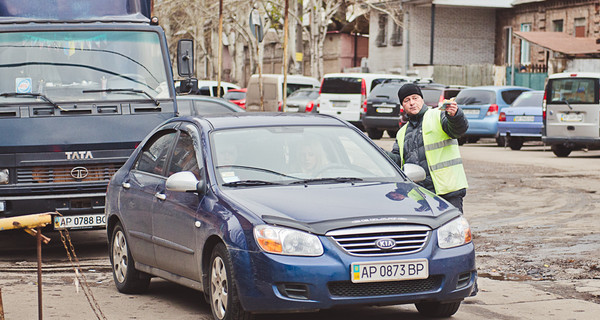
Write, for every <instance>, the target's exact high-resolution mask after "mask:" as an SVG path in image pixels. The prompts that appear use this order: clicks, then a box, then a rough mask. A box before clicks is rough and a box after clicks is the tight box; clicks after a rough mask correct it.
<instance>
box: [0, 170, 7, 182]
mask: <svg viewBox="0 0 600 320" xmlns="http://www.w3.org/2000/svg"><path fill="white" fill-rule="evenodd" d="M0 184H8V169H0Z"/></svg>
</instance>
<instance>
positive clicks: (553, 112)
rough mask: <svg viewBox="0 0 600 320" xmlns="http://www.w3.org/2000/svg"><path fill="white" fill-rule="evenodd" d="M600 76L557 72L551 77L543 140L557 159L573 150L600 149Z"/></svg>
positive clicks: (545, 106)
mask: <svg viewBox="0 0 600 320" xmlns="http://www.w3.org/2000/svg"><path fill="white" fill-rule="evenodd" d="M599 80H600V73H591V72H577V73H557V74H553V75H550V76H549V77H548V82H547V83H546V91H545V93H544V101H543V104H542V116H543V121H544V129H543V132H542V141H544V143H545V144H546V145H550V146H551V147H552V151H553V152H554V154H555V155H556V156H557V157H567V156H569V154H570V153H571V151H573V150H580V149H584V148H586V149H589V150H593V149H600V126H599V118H600V103H599V94H600V84H599V83H600V81H599Z"/></svg>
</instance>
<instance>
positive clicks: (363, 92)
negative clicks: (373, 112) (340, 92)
mask: <svg viewBox="0 0 600 320" xmlns="http://www.w3.org/2000/svg"><path fill="white" fill-rule="evenodd" d="M366 99H367V82H366V81H365V79H362V81H361V82H360V103H363V101H365V100H366Z"/></svg>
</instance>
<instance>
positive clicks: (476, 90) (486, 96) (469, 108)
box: [456, 86, 531, 146]
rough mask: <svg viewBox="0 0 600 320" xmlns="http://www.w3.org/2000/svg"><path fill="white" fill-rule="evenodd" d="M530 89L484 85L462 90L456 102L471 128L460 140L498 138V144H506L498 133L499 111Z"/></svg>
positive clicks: (474, 140)
mask: <svg viewBox="0 0 600 320" xmlns="http://www.w3.org/2000/svg"><path fill="white" fill-rule="evenodd" d="M530 90H531V89H529V88H525V87H514V86H484V87H471V88H466V89H463V90H461V91H460V93H459V94H458V95H457V96H456V103H457V104H458V106H459V107H460V108H461V109H462V110H463V112H464V113H465V116H466V118H467V120H469V129H468V130H467V132H466V133H465V134H464V135H463V137H462V138H461V140H459V142H461V143H464V142H477V140H479V138H496V143H497V144H498V146H504V144H505V141H504V138H503V137H501V136H500V135H499V134H498V113H499V112H502V110H503V109H504V108H506V107H508V106H510V104H511V103H512V102H513V101H515V99H516V98H517V97H518V96H519V95H520V94H521V93H522V92H524V91H530Z"/></svg>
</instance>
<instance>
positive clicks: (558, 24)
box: [552, 19, 563, 32]
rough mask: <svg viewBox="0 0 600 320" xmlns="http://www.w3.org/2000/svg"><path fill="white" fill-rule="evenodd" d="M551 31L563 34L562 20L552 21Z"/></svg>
mask: <svg viewBox="0 0 600 320" xmlns="http://www.w3.org/2000/svg"><path fill="white" fill-rule="evenodd" d="M552 31H554V32H563V20H562V19H560V20H552Z"/></svg>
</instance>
